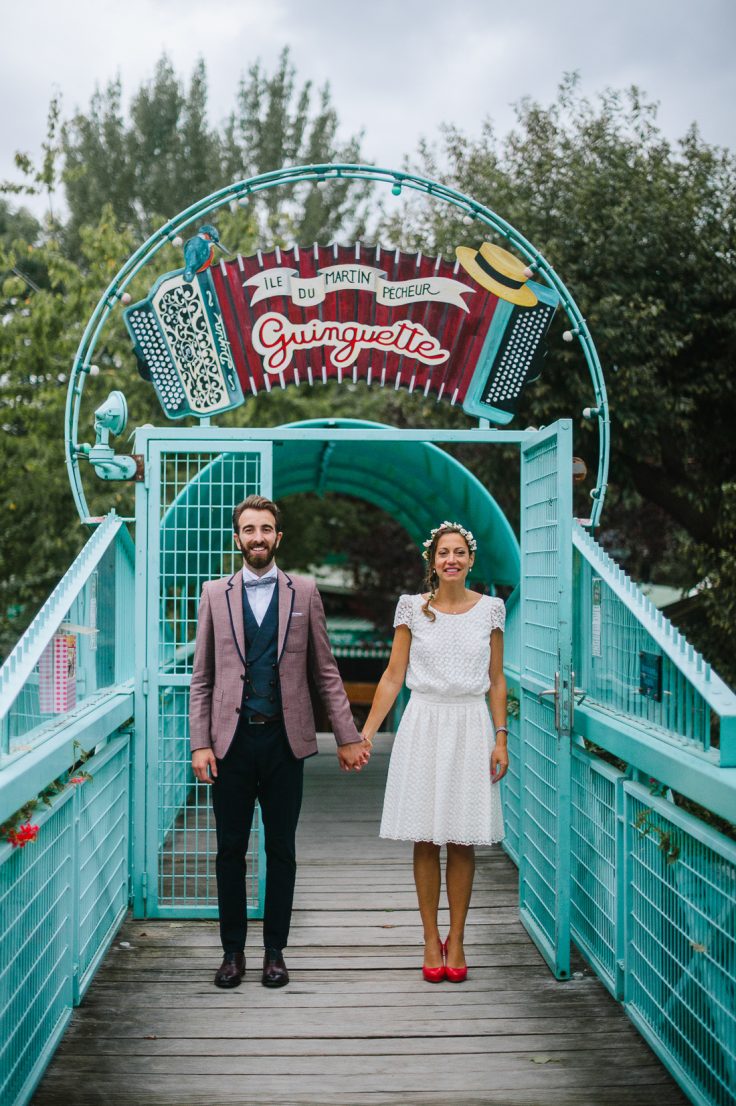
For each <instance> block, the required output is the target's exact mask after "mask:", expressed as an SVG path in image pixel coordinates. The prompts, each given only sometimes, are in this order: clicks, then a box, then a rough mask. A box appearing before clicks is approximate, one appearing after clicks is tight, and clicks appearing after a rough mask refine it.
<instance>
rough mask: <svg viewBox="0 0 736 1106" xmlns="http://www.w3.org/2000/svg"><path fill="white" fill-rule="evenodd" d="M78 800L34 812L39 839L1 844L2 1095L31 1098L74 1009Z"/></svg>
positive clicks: (67, 798)
mask: <svg viewBox="0 0 736 1106" xmlns="http://www.w3.org/2000/svg"><path fill="white" fill-rule="evenodd" d="M73 800H74V796H73V794H72V793H70V792H67V793H65V794H64V795H63V796H61V797H60V798H59V799H58V800H57V801H56V803H55V804H54V806H53V808H52V809H51V810H50V811H49V812H47V813H44V814H41V815H40V816H39V817H38V818H35V819H34V823H35V824H37V825H38V826H39V834H38V837H37V839H36V840H35V841H34V842H33V844H31V845H27V846H25V847H24V848H18V849H15V850H13V851H11V849H10V846H7V845H6V846H3V847H1V848H0V876H1V877H2V882H1V886H2V892H0V982H1V986H0V995H2V1002H1V1003H0V1102H8V1103H14V1102H16V1101H18V1100H19V1099H22V1098H25V1096H26V1091H27V1088H28V1086H29V1085H30V1084H32V1083H33V1082H34V1078H35V1074H36V1071H37V1068H38V1067H39V1066H42V1065H43V1064H44V1063H45V1062H46V1060H47V1059H48V1056H49V1055H50V1052H51V1051H52V1050H53V1048H54V1047H55V1045H56V1042H57V1041H58V1039H59V1037H60V1036H61V1033H62V1031H63V1029H64V1026H65V1025H66V1022H67V1020H68V1018H69V1015H70V1013H71V1008H72V993H73V978H72V976H73V929H74V927H73V918H74V899H73V884H74V871H73V867H74V860H73V857H74V801H73Z"/></svg>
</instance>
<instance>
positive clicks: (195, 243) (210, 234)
mask: <svg viewBox="0 0 736 1106" xmlns="http://www.w3.org/2000/svg"><path fill="white" fill-rule="evenodd" d="M215 246H218V247H219V248H220V249H221V250H222V251H223V253H230V252H231V251H230V250H229V249H228V248H227V246H223V244H222V242H221V241H220V236H219V234H218V233H217V230H216V229H215V227H213V226H212V225H211V223H205V224H204V226H202V227H200V228H199V230H198V231H197V233H196V234H195V236H194V238H188V239H187V240H186V242H185V243H184V279H185V280H186V281H191V280H194V274H195V273H201V272H203V271H204V270H205V269H208V268H209V267H210V265H211V264H212V263H213V261H214V260H215Z"/></svg>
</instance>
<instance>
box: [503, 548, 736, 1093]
mask: <svg viewBox="0 0 736 1106" xmlns="http://www.w3.org/2000/svg"><path fill="white" fill-rule="evenodd" d="M573 546H574V612H573V614H574V626H575V634H574V651H575V662H576V663H575V671H576V677H575V683H576V684H577V685H578V686H579V688H580V689H581V691H580V692H579V693H578V700H579V701H578V703H577V705H576V708H575V712H574V722H573V735H572V765H571V769H572V770H571V809H570V830H571V833H570V857H569V868H570V883H569V903H570V922H571V935H572V939H573V941H574V943H575V944H576V945H577V947H578V948H579V949H580V950H581V952H582V953H583V954H584V956H585V957H586V959H587V960H588V961H589V963H590V964H591V965H592V967H593V968H594V970H595V971H596V973H597V975H598V976H599V977H600V979H601V980H602V981H603V982H604V984H605V985H606V987H607V988H608V989H609V990H610V992H611V994H612V995H614V997H616V998H617V999H618V1000H619V1001H621V1002H622V1003H623V1005H624V1008H625V1009H626V1012H627V1013H628V1015H629V1016H630V1018H631V1019H632V1021H633V1022H634V1024H635V1025H636V1026H637V1028H638V1029H639V1030H640V1032H641V1033H642V1035H643V1036H644V1037H645V1038H646V1040H647V1041H648V1042H649V1044H650V1045H651V1047H652V1048H653V1049H654V1051H655V1052H656V1053H657V1055H658V1056H659V1057H660V1058H661V1060H662V1061H663V1063H664V1064H665V1065H666V1067H667V1068H668V1069H669V1071H670V1072H671V1073H672V1074H673V1075H674V1077H675V1078H676V1079H677V1080H678V1082H679V1083H680V1085H681V1086H682V1087H683V1088H684V1090H685V1091H686V1093H687V1094H688V1095H689V1097H690V1098H691V1100H692V1101H693V1102H695V1103H698V1104H703V1106H705V1104H708V1106H727V1104H731V1103H732V1102H733V1101H734V1090H735V1089H736V844H734V842H733V841H732V840H730V839H729V838H728V837H726V836H724V835H723V834H722V833H719V832H717V830H715V829H714V828H713V827H712V825H711V824H709V822H708V821H707V819H708V818H709V813H708V812H712V813H714V814H716V815H718V816H719V817H721V818H724V819H726V820H730V821H731V822H733V821H734V817H735V816H736V768H735V767H733V765H734V748H733V733H734V730H733V727H734V719H735V718H736V696H735V695H734V694H733V692H732V691H730V689H729V688H728V687H727V686H726V685H725V684H724V683H723V681H722V680H720V678H719V677H718V676H717V675H716V673H714V672H713V671H712V670H711V669H710V667H709V666H708V665H707V663H706V662H705V661H704V659H703V658H702V657H699V656H698V654H697V653H696V652H695V651H694V650H693V649H692V647H691V646H690V645H689V644H688V642H687V641H686V640H685V639H684V638H683V637H682V635H680V634H679V633H678V632H677V631H676V630H675V629H674V628H673V627H672V626H671V625H670V624H669V623H668V622H667V620H666V619H665V618H664V617H663V616H662V615H661V613H660V612H658V611H657V610H656V609H655V608H654V607H653V606H652V605H651V603H649V601H648V600H647V599H646V597H645V596H644V595H643V594H642V593H641V592H640V590H639V589H638V588H637V587H636V585H635V584H634V583H633V582H632V581H631V580H629V579H627V577H626V576H625V575H624V573H623V572H622V571H621V570H620V569H619V567H618V565H616V564H615V562H614V561H613V560H612V559H611V558H610V557H608V556H607V554H605V552H604V551H603V550H602V549H601V548H600V546H598V545H597V543H596V542H595V541H593V539H592V538H590V537H589V535H588V534H586V533H585V532H584V531H583V530H582V529H581V528H579V527H576V528H575V529H574V533H573ZM596 607H597V608H598V609H597V610H596V609H595V608H596ZM506 626H507V633H506V642H505V646H506V648H505V658H506V674H507V679H508V682H509V688H510V691H511V695H512V699H513V698H514V697H515V696H517V695H518V686H519V657H520V649H519V630H520V605H519V602H518V597H517V595H516V594H512V596H511V597H510V598H509V601H508V603H507V621H506ZM640 652H645V653H650V654H654V655H660V656H661V657H662V660H661V662H659V663H660V664H661V672H662V677H661V686H662V692H663V694H662V700H661V701H659V700H657V699H656V698H655V699H650V698H649V697H647V696H644V695H643V694H642V693H641V692H640V681H639V663H640V659H639V654H640ZM583 694H584V696H585V697H584V699H582V701H581V697H582V695H583ZM532 739H533V734H530V733H528V732H527V729H526V727H523V728H522V727H521V726H520V723H519V719H518V717H516V716H515V715H514V713H513V712H511V713H510V716H509V750H510V754H511V769H510V771H509V773H508V776H507V778H506V780H505V781H504V784H503V796H504V816H505V819H506V830H507V836H506V841H505V848H506V851H507V852H508V853H509V855H510V856H511V857H512V858H513V859H514V860H515V861H516V862H517V863H518V857H519V845H520V842H519V835H520V832H523V826H524V819H525V817H527V816H528V811H526V810H525V809H523V808H522V802H523V793H522V792H521V791H520V788H519V768H518V765H519V763H520V761H521V746H522V741H528V740H532ZM559 740H566V739H565V738H564V737H561V738H560V739H559ZM602 751H604V752H605V753H607V754H609V755H610V757H611V758H612V759H615V761H616V763H609V761H608V760H606V759H604V756H603V755H599V754H601V752H602ZM617 765H618V766H617ZM675 793H677V794H679V795H682V796H683V797H684V798H685V799H689V800H692V801H693V802H695V803H698V804H699V805H700V806H701V807H702V808H703V815H702V817H697V816H695V815H694V814H692V813H689V812H687V811H685V810H684V809H682V806H681V805H678V804H677V802H676V801H675V797H676V796H675Z"/></svg>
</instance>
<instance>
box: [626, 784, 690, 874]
mask: <svg viewBox="0 0 736 1106" xmlns="http://www.w3.org/2000/svg"><path fill="white" fill-rule="evenodd" d="M655 782H656V781H655ZM655 817H656V816H655V814H654V811H653V810H652V808H651V807H650V806H649V807H646V808H645V809H644V810H641V811H639V813H638V814H637V816H636V818H635V819H634V828H635V829H637V830H638V831H639V833H640V834H641V836H642V837H648V836H649V835H650V834H651V835H652V836H653V837H654V838H656V840H657V847H658V848H659V851H660V852H661V853H662V855H663V856H664V859H665V863H666V864H674V863H675V862H676V861H677V860H679V858H680V853H681V852H682V844H681V841H680V837H679V835H678V834H677V833H676V832H675V831H674V830H668V829H664V827H663V826H662V825H661V824H660V823H659V822H657V821H655Z"/></svg>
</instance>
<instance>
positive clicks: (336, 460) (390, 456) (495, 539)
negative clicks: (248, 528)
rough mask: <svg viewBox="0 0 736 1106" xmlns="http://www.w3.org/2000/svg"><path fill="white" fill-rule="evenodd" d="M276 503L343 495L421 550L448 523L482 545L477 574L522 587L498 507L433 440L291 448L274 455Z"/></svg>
mask: <svg viewBox="0 0 736 1106" xmlns="http://www.w3.org/2000/svg"><path fill="white" fill-rule="evenodd" d="M291 426H292V427H330V426H333V427H335V428H336V429H337V428H343V429H350V430H357V429H360V428H361V427H364V428H365V429H370V430H376V429H379V430H380V429H383V427H382V425H381V423H375V422H365V421H363V420H362V419H309V420H307V421H305V422H298V423H292V424H291ZM273 466H274V470H273V491H274V499H276V501H278V500H279V499H283V498H285V497H286V496H289V495H296V494H298V493H299V492H315V491H316V492H318V493H320V494H323V493H324V492H340V493H342V494H343V495H351V496H355V497H356V498H357V499H363V500H366V501H367V502H369V503H373V504H375V505H376V506H377V507H380V508H382V509H383V510H384V511H386V512H387V513H388V514H390V515H392V516H393V517H394V518H395V519H396V520H397V522H399V523H400V524H401V525H402V526H403V527H404V528H405V529H406V530H407V532H408V533H409V535H410V536H411V538H412V539H413V540H414V541H415V542H416V543H417V545H418V546H421V543H422V542H423V541H424V540H425V538H427V537H429V532H430V530H431V529H432V528H433V527H435V526H437V525H439V523H440V522H442V521H443V520H444V519H446V518H447V519H451V520H452V521H453V522H455V521H456V522H461V523H462V524H463V525H464V526H466V527H468V529H470V530H472V531H473V534H474V535H475V537H476V538H477V539H478V554H477V558H476V564H475V569H474V571H473V575H474V577H475V578H476V579H479V580H483V581H485V582H486V583H488V584H494V585H499V584H501V585H507V586H511V587H515V586H516V584H517V583H518V582H519V545H518V542H517V540H516V537H515V536H514V532H513V530H512V529H511V526H510V525H509V523H508V522H507V520H506V517H505V515H504V514H503V512H502V511H501V508H500V507H499V506H498V504H497V503H496V501H495V499H494V498H493V496H492V495H490V493H489V492H488V491H487V490H486V489H485V488H484V487H483V485H482V484H481V483H480V481H478V480H477V479H476V477H475V476H473V474H472V473H470V472H468V470H467V469H466V468H464V466H463V465H461V464H460V462H459V461H456V460H455V459H454V458H453V457H451V456H450V455H449V454H448V453H445V452H444V451H443V450H441V449H439V448H438V447H437V446H435V445H431V444H430V443H428V442H396V441H384V442H376V441H349V442H335V441H326V442H314V441H303V442H299V441H297V442H287V443H284V445H283V446H280V447H278V446H277V447H276V448H275V449H274V455H273Z"/></svg>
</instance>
